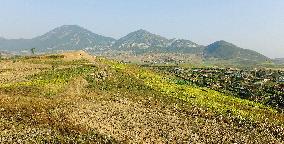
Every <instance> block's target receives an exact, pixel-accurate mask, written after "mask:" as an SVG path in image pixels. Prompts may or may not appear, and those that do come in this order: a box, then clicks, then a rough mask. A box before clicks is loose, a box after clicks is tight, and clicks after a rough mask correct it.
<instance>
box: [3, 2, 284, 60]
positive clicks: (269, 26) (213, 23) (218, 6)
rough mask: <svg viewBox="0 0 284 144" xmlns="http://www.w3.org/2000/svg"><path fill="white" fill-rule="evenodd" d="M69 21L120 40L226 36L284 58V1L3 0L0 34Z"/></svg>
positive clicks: (27, 33) (37, 31) (29, 34)
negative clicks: (137, 35) (137, 34)
mask: <svg viewBox="0 0 284 144" xmlns="http://www.w3.org/2000/svg"><path fill="white" fill-rule="evenodd" d="M69 24H72V25H73V24H75V25H80V26H82V27H84V28H86V29H89V30H91V31H92V32H94V33H97V34H101V35H104V36H110V37H114V38H116V39H118V38H120V37H122V36H125V35H126V34H128V33H129V32H132V31H135V30H138V29H145V30H148V31H150V32H152V33H155V34H159V35H162V36H165V37H167V38H182V39H189V40H191V41H194V42H196V43H198V44H202V45H208V44H210V43H213V42H214V41H217V40H225V41H228V42H231V43H234V44H235V45H237V46H239V47H242V48H246V49H252V50H255V51H258V52H260V53H262V54H264V55H266V56H268V57H271V58H276V57H284V0H0V37H4V38H9V39H16V38H33V37H36V36H39V35H42V34H44V33H46V32H48V31H50V30H51V29H53V28H56V27H58V26H61V25H69Z"/></svg>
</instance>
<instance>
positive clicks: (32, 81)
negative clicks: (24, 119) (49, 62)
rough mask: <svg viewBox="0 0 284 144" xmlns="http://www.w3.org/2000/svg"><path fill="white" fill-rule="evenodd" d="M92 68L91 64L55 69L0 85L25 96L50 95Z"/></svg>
mask: <svg viewBox="0 0 284 144" xmlns="http://www.w3.org/2000/svg"><path fill="white" fill-rule="evenodd" d="M92 70H94V67H93V66H91V65H84V66H79V67H71V68H65V69H56V70H49V71H45V72H41V73H38V74H34V75H32V76H28V77H27V78H26V79H28V81H24V82H17V83H8V84H2V85H0V89H2V90H1V91H4V92H6V93H12V94H22V95H26V96H28V95H29V96H32V95H38V96H40V95H44V96H52V95H55V94H57V93H58V92H60V91H62V90H63V88H64V86H65V85H66V84H67V83H68V82H69V81H70V80H71V79H72V78H75V77H76V76H81V75H83V76H84V75H86V74H87V73H90V72H91V71H92Z"/></svg>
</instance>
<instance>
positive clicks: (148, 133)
mask: <svg viewBox="0 0 284 144" xmlns="http://www.w3.org/2000/svg"><path fill="white" fill-rule="evenodd" d="M1 63H2V62H1ZM4 63H5V62H4ZM4 63H3V64H4ZM23 63H25V65H26V66H27V67H28V66H29V65H30V66H34V69H29V70H28V71H29V72H30V73H24V74H23V75H22V77H24V78H23V79H21V80H20V81H14V80H12V79H11V77H9V76H8V75H4V74H5V72H7V71H18V73H21V71H25V69H21V68H20V66H17V65H21V64H23ZM9 64H10V65H11V66H13V65H15V66H14V67H11V68H9V69H7V68H4V67H3V68H1V73H0V74H1V75H2V76H3V77H5V76H7V78H6V79H5V81H1V84H0V101H1V103H0V114H1V117H0V130H1V132H0V134H1V139H0V141H1V142H8V141H20V142H32V141H38V142H40V141H41V142H44V141H47V142H74V141H76V142H78V143H80V142H83V141H90V142H94V141H99V142H103V143H107V142H112V143H115V142H117V141H119V142H147V141H148V142H151V141H155V142H163V143H165V142H239V143H241V142H247V143H250V142H251V143H252V142H256V141H257V142H265V143H269V142H271V143H273V142H274V143H275V142H276V143H277V142H280V141H281V140H282V138H283V129H282V128H283V126H282V124H283V115H282V114H278V113H277V112H276V111H274V110H273V109H270V108H267V107H265V106H263V105H261V104H257V103H254V102H250V101H247V100H241V99H238V98H233V97H230V96H225V95H223V94H221V93H218V92H215V91H212V90H209V89H204V88H198V87H192V86H185V85H178V84H176V83H175V82H174V80H173V79H172V78H171V77H170V76H164V75H161V74H158V73H155V72H153V71H150V70H148V69H143V68H139V67H137V66H136V65H125V64H121V63H117V62H115V61H109V60H106V59H96V60H92V61H91V62H90V61H86V60H76V61H64V59H62V58H54V59H52V58H48V59H39V58H34V59H21V60H20V61H19V62H15V63H12V64H11V63H9ZM35 64H36V65H35ZM40 67H44V69H41V70H37V68H40ZM4 69H5V70H4ZM8 74H11V75H17V73H8ZM13 138H14V139H13Z"/></svg>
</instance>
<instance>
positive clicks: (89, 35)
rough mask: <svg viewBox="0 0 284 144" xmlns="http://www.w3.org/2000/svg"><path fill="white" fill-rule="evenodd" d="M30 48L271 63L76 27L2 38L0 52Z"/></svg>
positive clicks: (231, 51)
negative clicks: (153, 54) (24, 36)
mask: <svg viewBox="0 0 284 144" xmlns="http://www.w3.org/2000/svg"><path fill="white" fill-rule="evenodd" d="M31 48H36V51H38V52H56V51H65V50H82V49H85V50H88V51H91V52H98V51H100V52H103V51H108V52H111V51H125V52H130V53H133V54H136V55H137V54H147V53H180V54H184V53H187V54H194V55H199V56H202V57H203V58H205V59H212V58H213V59H222V60H230V59H238V60H252V61H258V62H263V61H266V60H270V59H269V58H268V57H266V56H264V55H262V54H260V53H258V52H255V51H253V50H248V49H243V48H240V47H238V46H236V45H234V44H231V43H228V42H226V41H223V40H222V41H217V42H214V43H212V44H210V45H208V46H202V45H199V44H197V43H194V42H192V41H190V40H184V39H167V38H165V37H162V36H159V35H156V34H152V33H150V32H148V31H146V30H142V29H141V30H138V31H134V32H131V33H129V34H128V35H126V36H125V37H122V38H120V39H118V40H116V39H114V38H111V37H105V36H102V35H98V34H95V33H93V32H91V31H89V30H87V29H85V28H82V27H80V26H77V25H63V26H61V27H58V28H55V29H53V30H51V31H50V32H48V33H46V34H44V35H42V36H38V37H35V38H32V39H5V38H0V51H9V52H14V53H15V52H16V53H20V52H29V50H30V49H31Z"/></svg>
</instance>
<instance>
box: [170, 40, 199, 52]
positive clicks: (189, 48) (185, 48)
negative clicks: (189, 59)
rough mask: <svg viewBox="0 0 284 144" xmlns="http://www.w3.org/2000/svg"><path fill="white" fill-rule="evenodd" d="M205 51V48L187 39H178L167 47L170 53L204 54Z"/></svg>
mask: <svg viewBox="0 0 284 144" xmlns="http://www.w3.org/2000/svg"><path fill="white" fill-rule="evenodd" d="M203 50H204V46H202V45H198V44H196V43H194V42H192V41H190V40H185V39H177V40H175V41H173V42H172V43H171V45H170V46H168V47H167V51H168V52H174V53H191V54H202V53H203Z"/></svg>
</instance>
